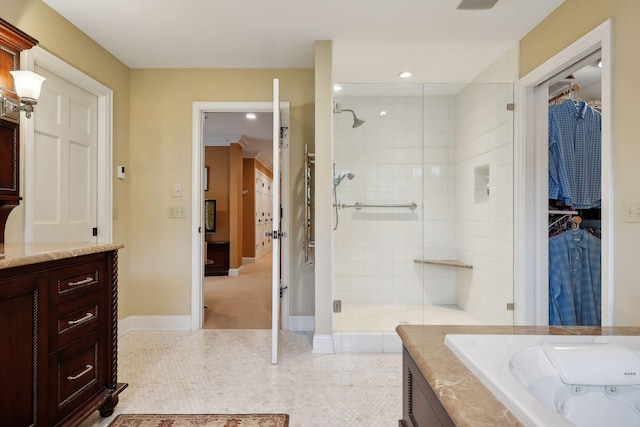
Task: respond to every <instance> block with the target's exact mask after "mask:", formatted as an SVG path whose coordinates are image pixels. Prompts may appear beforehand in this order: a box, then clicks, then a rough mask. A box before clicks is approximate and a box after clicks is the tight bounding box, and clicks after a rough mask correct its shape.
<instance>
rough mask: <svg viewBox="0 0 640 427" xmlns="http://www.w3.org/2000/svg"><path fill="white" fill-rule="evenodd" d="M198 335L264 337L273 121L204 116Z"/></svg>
mask: <svg viewBox="0 0 640 427" xmlns="http://www.w3.org/2000/svg"><path fill="white" fill-rule="evenodd" d="M203 140H204V141H203V142H204V168H205V174H204V199H205V227H204V231H205V233H204V246H203V248H204V251H205V253H204V257H203V258H204V263H205V271H204V281H203V299H204V306H205V310H204V324H203V328H204V329H270V328H271V306H272V301H271V299H272V298H271V297H272V295H271V278H272V256H271V255H272V247H273V239H272V237H271V236H270V235H269V232H270V231H271V230H273V221H274V215H273V212H272V211H273V113H272V112H271V111H255V110H246V111H233V112H226V111H225V112H220V111H213V112H206V113H205V114H204V127H203Z"/></svg>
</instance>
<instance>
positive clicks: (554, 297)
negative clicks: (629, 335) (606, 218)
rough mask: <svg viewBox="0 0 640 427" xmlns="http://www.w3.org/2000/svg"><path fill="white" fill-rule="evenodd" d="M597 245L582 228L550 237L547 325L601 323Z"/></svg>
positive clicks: (598, 248)
mask: <svg viewBox="0 0 640 427" xmlns="http://www.w3.org/2000/svg"><path fill="white" fill-rule="evenodd" d="M600 248H601V242H600V239H598V238H597V237H594V236H592V235H591V234H589V233H587V232H586V231H584V230H578V231H566V232H564V233H562V234H560V235H558V236H555V237H553V238H551V239H549V325H563V326H577V325H579V326H600V300H601V295H600V285H601V273H600V272H601V267H600Z"/></svg>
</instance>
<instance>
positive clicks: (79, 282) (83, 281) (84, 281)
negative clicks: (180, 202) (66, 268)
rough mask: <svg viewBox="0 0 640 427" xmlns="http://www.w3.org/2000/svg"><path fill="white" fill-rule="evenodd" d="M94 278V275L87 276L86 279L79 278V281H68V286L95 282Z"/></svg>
mask: <svg viewBox="0 0 640 427" xmlns="http://www.w3.org/2000/svg"><path fill="white" fill-rule="evenodd" d="M93 280H94V278H93V277H87V278H86V279H84V280H79V281H77V282H69V283H67V286H81V285H86V284H88V283H91V282H93Z"/></svg>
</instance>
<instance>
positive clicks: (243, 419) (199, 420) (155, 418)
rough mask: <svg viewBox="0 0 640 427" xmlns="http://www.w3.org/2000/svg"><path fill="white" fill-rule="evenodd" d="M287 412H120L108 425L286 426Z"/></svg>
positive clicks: (181, 426) (134, 426)
mask: <svg viewBox="0 0 640 427" xmlns="http://www.w3.org/2000/svg"><path fill="white" fill-rule="evenodd" d="M288 425H289V415H287V414H246V415H239V414H228V415H227V414H223V415H212V414H200V415H183V414H181V415H176V414H155V415H149V414H136V415H130V414H122V415H118V416H117V417H116V418H115V419H114V420H113V422H112V423H111V424H109V427H287V426H288Z"/></svg>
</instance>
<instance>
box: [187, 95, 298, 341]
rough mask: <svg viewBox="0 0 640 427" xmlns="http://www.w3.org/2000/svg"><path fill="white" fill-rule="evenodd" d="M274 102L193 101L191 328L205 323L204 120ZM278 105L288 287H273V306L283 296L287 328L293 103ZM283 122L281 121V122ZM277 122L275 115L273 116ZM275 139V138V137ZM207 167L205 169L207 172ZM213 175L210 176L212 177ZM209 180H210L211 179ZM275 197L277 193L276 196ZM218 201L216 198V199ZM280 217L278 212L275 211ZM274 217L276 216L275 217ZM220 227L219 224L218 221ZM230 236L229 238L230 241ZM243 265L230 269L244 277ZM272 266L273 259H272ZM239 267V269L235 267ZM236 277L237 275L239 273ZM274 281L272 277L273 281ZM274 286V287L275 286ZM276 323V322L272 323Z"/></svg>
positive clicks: (264, 108) (283, 266)
mask: <svg viewBox="0 0 640 427" xmlns="http://www.w3.org/2000/svg"><path fill="white" fill-rule="evenodd" d="M273 105H274V104H273V103H265V102H203V103H200V102H196V103H194V104H193V111H192V114H193V144H192V150H193V170H192V183H193V184H192V223H193V224H194V233H193V234H192V268H191V271H192V277H191V283H192V310H191V319H192V329H193V330H197V329H201V328H202V327H203V325H204V310H203V307H204V290H203V282H204V280H203V279H204V270H205V268H204V266H205V264H204V262H203V259H204V231H205V229H204V226H205V224H204V221H203V217H204V197H203V192H204V188H205V186H204V177H205V174H206V175H207V176H209V175H210V172H212V171H206V169H205V168H204V151H205V150H204V137H203V135H204V133H203V130H204V126H205V124H204V122H205V119H204V117H205V114H208V113H224V112H227V113H228V112H235V113H245V114H246V113H249V112H254V113H255V112H272V111H273ZM275 105H279V106H280V114H279V115H278V116H277V118H278V126H277V127H276V126H274V128H277V129H279V133H280V138H279V142H280V152H279V155H280V158H281V159H280V163H281V164H282V172H281V173H278V174H276V173H275V169H274V179H277V178H275V176H279V177H280V178H279V180H278V182H279V183H280V186H281V194H282V195H283V197H282V198H279V200H280V209H278V210H279V211H280V212H278V213H279V214H280V223H279V224H280V230H279V236H280V237H283V238H281V240H280V242H279V243H280V244H279V246H280V251H279V253H280V258H281V260H280V263H279V267H280V268H279V269H278V270H279V271H280V272H281V274H280V282H281V284H280V287H281V288H285V289H284V290H282V289H281V291H280V295H278V293H277V292H273V291H271V293H270V295H271V297H272V306H273V299H274V298H277V297H278V296H280V304H279V305H280V306H281V316H280V317H281V321H282V323H281V324H282V329H285V330H286V329H287V328H288V321H287V320H288V316H289V295H288V292H287V291H286V288H287V284H288V280H289V265H290V263H289V252H290V248H289V242H288V240H287V238H286V235H287V233H288V230H289V227H290V219H289V212H290V208H289V206H290V201H289V198H288V195H289V181H290V178H289V150H288V147H289V136H288V135H289V134H288V132H287V131H286V130H287V129H288V126H289V112H290V105H289V103H288V102H279V101H278V102H276V103H275ZM280 122H281V123H280ZM274 123H275V117H274ZM272 140H273V138H272ZM205 171H206V172H205ZM210 179H211V177H210ZM209 184H210V182H209ZM274 198H275V197H274ZM216 204H217V202H216ZM274 216H275V217H277V215H274ZM274 219H275V218H274ZM236 220H237V218H236ZM216 227H217V224H216ZM231 240H232V239H231V238H230V242H231ZM240 267H242V268H238V269H234V268H233V266H232V265H230V268H229V271H230V273H231V274H232V275H233V274H236V273H237V274H239V277H242V275H243V270H245V271H249V269H248V267H246V268H245V267H243V266H242V263H241V265H240ZM272 269H273V263H272ZM235 270H237V271H235ZM236 278H237V277H236ZM272 283H273V281H272ZM272 289H273V288H272ZM272 327H273V323H272Z"/></svg>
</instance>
